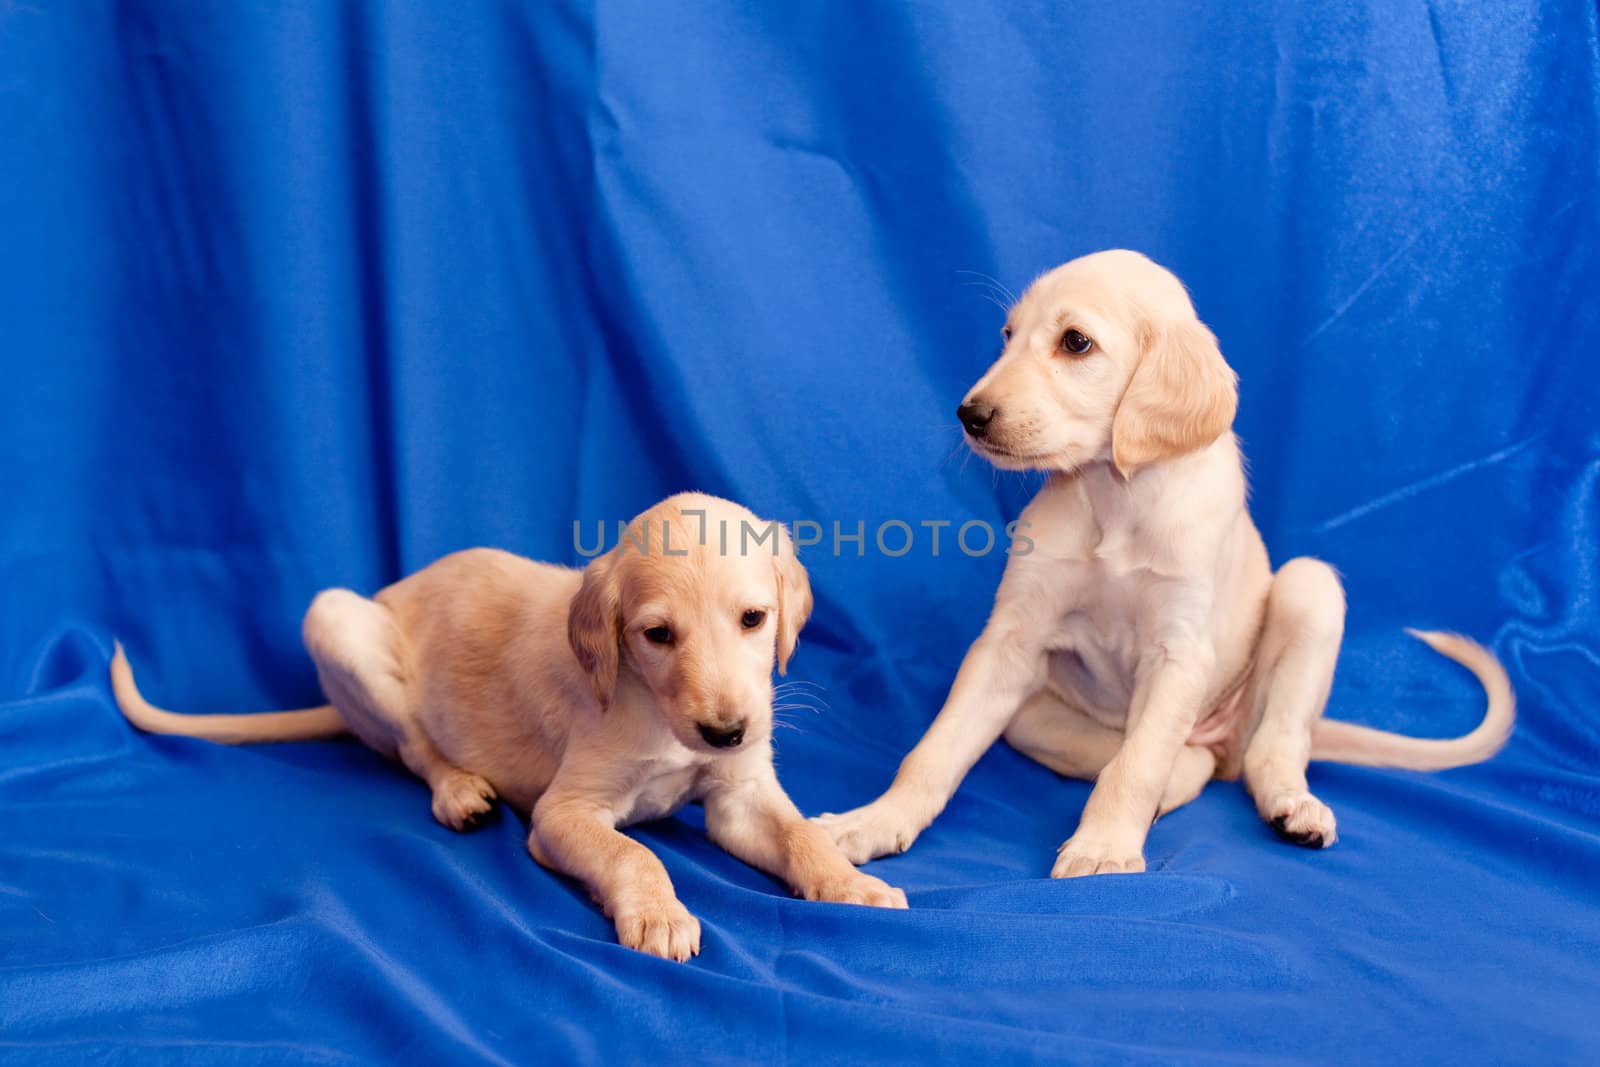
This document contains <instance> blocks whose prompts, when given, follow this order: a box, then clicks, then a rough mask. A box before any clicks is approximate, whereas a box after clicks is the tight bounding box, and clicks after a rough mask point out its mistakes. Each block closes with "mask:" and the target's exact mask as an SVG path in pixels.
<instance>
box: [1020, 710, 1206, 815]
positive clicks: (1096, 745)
mask: <svg viewBox="0 0 1600 1067" xmlns="http://www.w3.org/2000/svg"><path fill="white" fill-rule="evenodd" d="M1005 739H1006V742H1007V743H1008V744H1009V745H1011V747H1012V748H1014V749H1016V750H1017V751H1018V752H1021V753H1022V754H1023V755H1024V756H1027V757H1028V758H1030V759H1033V760H1036V761H1038V762H1039V763H1042V764H1044V765H1045V766H1046V767H1049V768H1050V769H1051V770H1052V771H1055V772H1056V773H1057V774H1060V775H1065V776H1066V777H1068V778H1081V779H1083V780H1084V781H1090V782H1092V781H1094V780H1095V778H1097V777H1099V775H1100V772H1101V771H1102V770H1104V769H1105V765H1106V764H1108V763H1110V762H1111V758H1112V757H1113V756H1115V755H1116V754H1117V750H1118V749H1120V748H1121V747H1122V742H1123V740H1124V739H1125V736H1124V734H1123V733H1122V731H1121V730H1113V729H1112V728H1111V727H1109V726H1104V725H1101V724H1100V723H1098V722H1096V721H1095V720H1094V719H1092V718H1090V717H1089V716H1088V715H1085V714H1084V713H1083V712H1081V711H1079V710H1078V709H1077V708H1074V707H1072V706H1071V705H1070V704H1067V703H1065V702H1064V701H1062V700H1061V698H1060V697H1058V696H1056V695H1055V694H1054V693H1052V692H1050V691H1049V690H1041V691H1040V692H1038V693H1035V694H1034V695H1033V696H1032V697H1030V698H1028V701H1027V702H1026V703H1025V704H1023V705H1022V710H1021V711H1019V712H1017V717H1016V718H1015V719H1012V720H1011V725H1010V726H1008V727H1006V732H1005ZM1216 770H1217V759H1216V757H1215V756H1214V755H1212V753H1211V750H1210V749H1208V748H1204V747H1202V746H1199V745H1185V746H1184V747H1183V750H1182V751H1181V752H1179V753H1178V759H1177V762H1176V763H1174V764H1173V767H1172V777H1171V778H1170V779H1168V781H1167V787H1166V789H1165V790H1164V791H1163V792H1162V794H1161V807H1160V809H1159V810H1158V811H1157V815H1158V816H1160V815H1165V814H1166V813H1167V812H1169V811H1173V810H1176V809H1177V808H1181V807H1183V806H1184V805H1185V804H1187V803H1189V801H1191V800H1193V799H1194V798H1195V797H1197V796H1199V795H1200V791H1201V790H1202V789H1204V788H1205V787H1206V783H1207V782H1209V781H1211V776H1212V775H1213V774H1215V773H1216Z"/></svg>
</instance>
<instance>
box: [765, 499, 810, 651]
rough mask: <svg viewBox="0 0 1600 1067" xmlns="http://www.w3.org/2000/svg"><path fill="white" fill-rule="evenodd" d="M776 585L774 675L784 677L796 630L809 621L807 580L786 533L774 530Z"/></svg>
mask: <svg viewBox="0 0 1600 1067" xmlns="http://www.w3.org/2000/svg"><path fill="white" fill-rule="evenodd" d="M772 569H773V572H774V573H775V574H776V576H777V581H778V673H779V674H787V673H788V670H789V657H790V656H792V655H794V646H795V645H797V644H798V643H799V642H800V629H801V627H803V626H805V624H806V620H807V619H809V618H810V617H811V604H812V601H811V576H810V575H808V574H807V573H806V569H805V567H804V566H803V565H802V564H801V563H800V554H799V552H797V551H796V550H795V547H794V541H793V540H792V539H791V538H790V537H789V531H788V530H785V529H784V528H783V527H782V526H779V527H778V554H777V556H775V557H774V558H773V560H772Z"/></svg>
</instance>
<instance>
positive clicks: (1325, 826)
mask: <svg viewBox="0 0 1600 1067" xmlns="http://www.w3.org/2000/svg"><path fill="white" fill-rule="evenodd" d="M1262 815H1264V816H1265V817H1266V820H1267V822H1269V823H1270V824H1271V825H1272V828H1273V829H1274V830H1275V831H1277V834H1278V836H1279V837H1281V838H1283V839H1284V840H1285V841H1288V842H1290V843H1291V844H1296V845H1299V846H1300V847H1301V848H1327V847H1328V846H1329V845H1331V844H1333V843H1334V842H1335V841H1337V840H1339V832H1338V821H1337V820H1336V819H1334V817H1333V811H1332V809H1330V808H1329V807H1328V805H1326V804H1324V803H1323V802H1322V801H1320V800H1318V799H1317V798H1316V797H1314V796H1312V795H1311V794H1310V793H1304V792H1300V793H1279V794H1277V795H1276V796H1274V797H1273V798H1272V800H1271V802H1270V803H1268V804H1267V805H1266V807H1265V809H1264V810H1263V811H1262Z"/></svg>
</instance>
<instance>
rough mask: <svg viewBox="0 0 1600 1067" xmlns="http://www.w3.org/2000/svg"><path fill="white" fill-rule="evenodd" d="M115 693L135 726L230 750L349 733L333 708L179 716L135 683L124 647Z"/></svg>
mask: <svg viewBox="0 0 1600 1067" xmlns="http://www.w3.org/2000/svg"><path fill="white" fill-rule="evenodd" d="M111 691H112V692H113V693H115V694H116V697H117V707H119V708H121V709H122V714H123V715H125V716H126V717H127V719H128V721H129V722H131V723H133V725H135V726H137V727H138V728H139V729H141V730H144V731H146V732H147V733H152V734H178V735H180V736H183V737H199V738H203V739H204V740H206V741H216V742H218V743H219V744H224V745H243V744H249V743H250V742H253V741H313V740H317V739H320V738H324V737H337V736H338V735H339V734H342V733H344V732H345V731H346V727H345V724H344V720H343V719H342V718H340V717H339V713H338V712H337V711H335V710H334V707H333V705H332V704H324V705H322V706H321V707H319V708H301V709H300V710H298V711H263V712H257V713H255V714H253V715H250V714H246V715H178V714H176V713H174V712H170V711H167V710H165V709H163V708H158V707H156V706H155V705H154V704H152V703H150V702H149V701H148V700H146V699H145V698H144V697H143V696H142V695H141V694H140V693H139V687H138V686H137V685H135V684H134V682H133V668H132V667H130V666H129V665H128V657H127V655H126V654H125V653H124V652H123V651H122V644H121V642H118V643H117V646H116V651H115V652H114V653H113V654H112V656H111Z"/></svg>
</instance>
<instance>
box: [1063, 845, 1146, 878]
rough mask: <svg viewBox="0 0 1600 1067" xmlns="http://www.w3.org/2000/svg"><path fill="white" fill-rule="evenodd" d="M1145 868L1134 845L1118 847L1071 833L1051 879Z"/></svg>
mask: <svg viewBox="0 0 1600 1067" xmlns="http://www.w3.org/2000/svg"><path fill="white" fill-rule="evenodd" d="M1142 870H1144V856H1143V855H1142V854H1141V853H1140V851H1139V849H1137V848H1128V847H1125V846H1118V845H1115V844H1113V843H1111V842H1108V841H1099V840H1094V839H1092V838H1086V837H1084V836H1083V835H1082V834H1073V835H1072V836H1071V837H1069V838H1067V840H1066V843H1064V844H1063V845H1062V846H1061V851H1060V853H1059V854H1057V856H1056V865H1055V866H1054V867H1052V868H1051V869H1050V877H1052V878H1081V877H1083V876H1084V875H1086V874H1137V873H1139V872H1140V871H1142Z"/></svg>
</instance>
